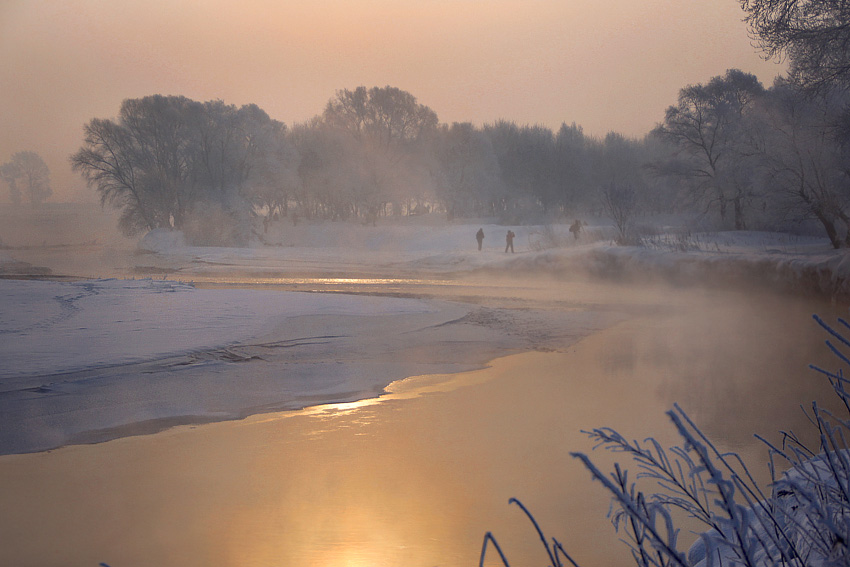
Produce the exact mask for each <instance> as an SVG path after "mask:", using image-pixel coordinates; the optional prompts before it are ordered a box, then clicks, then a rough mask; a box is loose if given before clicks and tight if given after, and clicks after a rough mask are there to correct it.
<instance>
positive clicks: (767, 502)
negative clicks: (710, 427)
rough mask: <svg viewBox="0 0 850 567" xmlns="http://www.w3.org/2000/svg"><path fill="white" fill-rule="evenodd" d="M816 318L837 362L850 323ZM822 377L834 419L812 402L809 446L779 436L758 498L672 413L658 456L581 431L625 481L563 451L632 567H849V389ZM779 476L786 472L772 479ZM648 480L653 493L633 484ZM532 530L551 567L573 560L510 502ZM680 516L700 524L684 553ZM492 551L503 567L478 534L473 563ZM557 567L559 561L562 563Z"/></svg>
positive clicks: (728, 457)
mask: <svg viewBox="0 0 850 567" xmlns="http://www.w3.org/2000/svg"><path fill="white" fill-rule="evenodd" d="M815 320H816V321H817V322H818V323H819V324H820V325H821V326H822V327H823V328H824V329H825V330H826V331H827V332H828V333H829V334H830V336H831V337H832V339H834V341H835V342H833V340H827V342H826V344H827V346H828V347H829V348H830V350H831V351H832V352H833V353H834V354H835V355H836V357H837V358H838V359H839V360H840V361H841V363H842V364H843V365H847V366H848V367H850V358H848V356H847V355H845V354H844V353H843V352H841V348H850V340H848V339H847V338H846V337H845V336H844V334H843V333H846V332H847V331H848V330H850V324H848V323H847V322H846V321H844V320H842V319H839V324H840V325H841V326H842V327H843V329H842V331H841V332H839V331H837V330H835V329H834V328H832V327H830V326H829V325H827V324H826V323H825V322H824V321H823V320H821V319H820V318H819V317H817V316H815ZM812 368H813V369H814V370H816V371H817V372H819V373H821V374H822V375H824V376H825V377H826V378H827V379H828V380H829V382H830V384H831V385H832V387H833V390H834V392H835V394H836V396H838V399H839V401H840V404H841V406H842V407H843V410H842V413H843V414H844V415H837V414H835V413H833V412H830V411H829V410H826V409H824V408H822V407H820V406H819V405H818V404H817V403H813V404H812V408H811V412H810V414H809V417H810V420H811V422H812V424H813V426H814V427H816V428H817V432H818V439H819V442H818V447H817V448H810V447H807V446H806V445H805V444H804V443H803V442H802V441H801V440H800V439H799V438H798V437H797V436H795V435H794V434H793V433H783V439H782V443H781V444H780V445H779V446H776V445H773V444H771V443H770V442H768V441H767V440H765V439H763V438H761V437H758V436H757V437H758V438H759V439H760V440H761V441H762V442H764V443H765V444H766V446H767V447H768V449H769V454H770V459H769V463H768V466H769V470H770V475H771V479H772V482H771V484H770V487H771V491H770V494H769V495H768V494H766V493H765V492H764V491H763V490H762V489H761V488H760V487H759V486H758V484H757V483H756V482H755V480H754V479H753V476H752V475H751V474H750V472H749V470H748V468H747V465H746V464H745V463H744V462H743V460H742V459H741V458H740V457H739V456H738V455H737V454H735V453H724V452H721V451H720V450H719V449H718V448H717V446H716V445H715V444H714V443H712V442H711V441H710V440H709V439H708V438H707V437H706V435H705V434H704V433H703V432H702V431H701V430H700V429H699V427H697V425H696V424H695V423H694V422H693V421H692V420H691V419H690V418H689V417H688V416H687V414H685V412H684V411H683V410H682V409H681V408H680V407H678V406H675V407H674V409H673V410H671V411H669V412H667V414H668V416H669V417H670V419H671V421H672V423H673V425H674V427H675V428H676V431H677V433H678V434H679V436H680V437H681V438H682V444H681V446H676V447H672V448H668V449H665V448H664V447H662V446H661V445H660V444H659V443H658V442H657V441H655V440H654V439H651V438H650V439H647V440H646V441H645V442H644V443H639V442H637V441H629V440H628V439H627V438H625V437H623V436H622V435H620V434H619V433H618V432H616V431H614V430H613V429H609V428H602V429H594V430H592V431H589V432H586V433H587V435H588V436H589V437H590V438H591V439H593V440H594V441H596V442H597V445H596V448H598V447H603V448H605V449H607V450H610V451H615V452H619V453H624V454H626V455H628V456H629V457H631V459H632V460H633V462H634V463H635V464H636V466H637V469H638V472H637V474H636V475H635V477H634V480H632V478H631V477H630V475H629V473H628V471H627V470H626V469H624V468H621V467H620V465H619V464H615V466H614V471H613V472H610V473H608V474H605V473H604V472H603V471H601V470H600V469H599V468H598V467H597V466H596V465H594V463H593V462H592V461H591V459H590V458H589V457H588V456H587V455H585V454H583V453H572V455H573V456H574V457H576V458H577V459H579V460H580V461H581V462H582V463H583V464H584V466H585V467H586V468H587V469H588V470H589V471H590V473H591V475H592V477H593V478H594V479H595V480H598V481H599V482H601V483H602V484H603V485H604V486H605V488H606V489H607V490H608V491H609V492H610V493H611V495H612V497H613V504H614V506H612V511H611V512H610V514H609V515H610V518H611V520H612V523H613V525H614V528H615V530H616V531H617V532H618V533H619V534H621V539H622V540H623V541H624V542H625V543H626V544H627V545H628V546H629V548H630V550H631V554H632V557H633V559H634V561H635V564H636V565H638V566H640V567H674V566H679V567H739V566H740V567H769V566H770V567H773V566H789V567H833V566H835V567H838V566H847V565H850V548H848V546H850V450H848V445H847V440H848V438H847V435H848V434H850V392H848V390H847V388H846V386H847V383H848V380H847V379H846V378H845V377H844V374H843V371H838V372H837V373H833V372H829V371H827V370H824V369H822V368H817V367H812ZM779 470H785V472H784V473H782V474H778V471H779ZM647 482H649V484H650V486H653V487H654V490H655V491H654V492H650V493H646V492H644V491H643V490H642V489H641V488H639V487H638V483H640V484H641V486H644V485H645V483H647ZM510 502H511V503H515V504H517V505H518V506H519V507H520V508H521V509H522V510H523V511H524V512H525V513H526V514H527V516H528V517H529V519H530V520H531V522H532V523H533V524H534V527H535V529H536V530H537V533H538V535H539V536H540V539H541V541H542V543H543V545H544V546H545V548H546V550H547V552H548V554H549V559H550V561H551V564H552V566H553V567H563V566H564V565H567V564H570V565H573V566H574V567H578V565H577V563H576V562H575V561H574V560H573V559H572V557H570V555H569V554H568V553H567V552H566V550H565V549H564V547H563V545H562V544H561V543H560V542H559V541H558V540H556V539H554V538H553V539H551V541H550V540H548V539H547V538H546V537H545V536H544V534H543V531H542V530H541V529H540V526H539V525H538V524H537V522H536V520H535V519H534V517H533V516H532V514H531V513H530V512H529V511H528V510H527V509H526V508H525V507H524V506H523V505H522V503H521V502H519V501H518V500H516V499H511V501H510ZM676 511H681V512H684V513H685V514H686V515H688V516H690V517H691V518H694V519H696V520H698V521H699V522H700V523H701V524H702V525H704V526H705V528H706V529H705V531H703V532H702V533H701V534H700V535H699V538H698V540H697V541H696V542H695V543H694V544H693V545H692V546H691V547H690V549H689V550H688V552H687V553H684V552H682V551H680V550H679V547H678V536H679V533H680V531H681V530H680V528H678V527H677V526H676V521H675V519H674V513H675V512H676ZM491 547H492V548H494V549H495V550H496V552H497V553H498V554H499V558H500V559H501V561H502V563H503V564H504V565H505V566H506V567H509V563H508V559H507V558H506V556H505V555H504V554H503V552H502V550H501V548H500V547H499V545H498V542H497V541H496V538H495V537H494V536H493V534H492V533H490V532H488V533H487V534H486V535H485V536H484V544H483V547H482V550H481V560H480V564H481V565H482V566H483V564H484V559H485V557H486V555H487V552H488V549H490V548H491ZM565 561H566V563H565Z"/></svg>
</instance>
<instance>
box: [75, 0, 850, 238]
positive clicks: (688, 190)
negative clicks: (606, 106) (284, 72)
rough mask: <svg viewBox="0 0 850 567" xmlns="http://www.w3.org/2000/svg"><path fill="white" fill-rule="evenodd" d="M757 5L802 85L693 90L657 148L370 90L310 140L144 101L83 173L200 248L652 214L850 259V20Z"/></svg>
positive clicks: (256, 115) (342, 96) (296, 131)
mask: <svg viewBox="0 0 850 567" xmlns="http://www.w3.org/2000/svg"><path fill="white" fill-rule="evenodd" d="M830 6H831V8H829V7H830ZM742 7H743V8H744V9H745V10H746V12H747V14H748V23H749V24H750V27H751V30H752V33H753V35H754V38H756V39H758V40H759V41H760V42H761V47H762V49H764V50H765V52H766V53H767V54H768V55H777V54H785V55H787V56H788V57H789V58H790V61H791V65H790V71H789V73H788V76H786V77H782V78H779V79H777V80H776V82H775V83H774V84H773V85H771V86H769V87H765V86H763V85H762V84H761V83H760V82H759V81H758V79H757V78H756V77H755V76H753V75H750V74H748V73H744V72H742V71H740V70H735V69H732V70H729V71H728V72H727V73H726V74H725V75H722V76H718V77H713V78H710V79H709V80H708V81H707V82H705V83H700V84H696V85H689V86H686V87H684V88H683V89H681V90H680V92H679V96H678V100H677V102H676V104H674V105H673V106H671V107H670V108H668V109H667V111H666V113H665V115H664V116H663V117H660V118H661V120H660V122H659V124H658V126H657V127H656V128H655V129H654V130H653V131H652V132H650V133H649V134H647V135H646V136H644V137H643V138H641V139H635V138H628V137H625V136H622V135H620V134H617V133H610V134H608V135H607V136H605V137H604V138H601V139H600V138H594V137H591V136H587V135H585V134H584V132H583V131H582V129H581V127H580V126H578V125H576V124H570V125H567V124H566V123H565V124H562V125H561V127H560V128H559V129H558V130H557V131H553V130H551V129H549V128H547V127H544V126H540V125H533V126H532V125H517V124H515V123H513V122H510V121H505V120H502V121H497V122H495V123H492V124H486V125H483V126H480V127H479V126H475V125H473V124H470V123H453V124H443V123H440V121H439V120H438V118H437V114H436V113H435V112H434V111H433V110H432V109H430V108H429V107H427V106H425V105H423V104H421V103H419V102H418V101H417V99H416V97H414V96H413V95H412V94H411V93H408V92H405V91H403V90H400V89H398V88H395V87H391V86H387V87H373V88H368V89H367V88H366V87H362V86H361V87H357V88H355V89H353V90H348V89H343V90H340V91H338V92H337V93H335V95H334V96H333V97H332V98H331V99H330V100H329V101H328V102H327V104H326V106H325V108H324V111H323V112H322V113H321V114H319V115H318V116H316V117H314V118H313V119H311V120H309V121H307V122H305V123H302V124H296V125H293V126H292V127H287V126H286V125H285V124H283V123H282V122H279V121H276V120H274V119H272V118H270V117H269V116H268V115H267V114H266V113H265V112H264V111H263V110H262V109H260V108H259V107H257V106H256V105H246V106H242V107H236V106H233V105H227V104H225V103H224V102H222V101H209V102H197V101H193V100H189V99H187V98H185V97H181V96H160V95H154V96H148V97H144V98H140V99H130V100H126V101H124V103H123V104H122V105H121V108H120V111H119V114H118V116H117V117H116V118H114V119H93V120H91V121H90V122H89V123H88V124H87V125H86V126H85V129H84V143H83V146H82V147H81V148H80V150H79V151H78V152H76V153H75V154H74V155H73V156H72V157H71V163H72V166H73V167H74V169H75V170H76V171H78V172H79V173H81V174H82V175H83V176H84V177H85V178H86V180H87V181H88V183H89V185H90V186H91V187H93V188H94V189H95V190H96V191H97V192H98V193H99V195H100V198H101V201H102V202H103V203H104V204H108V205H111V206H114V207H116V208H119V209H120V210H121V212H122V215H121V220H120V224H121V228H122V229H123V230H124V231H125V232H126V233H127V234H134V233H138V232H142V231H148V230H152V229H155V228H169V229H179V230H183V231H184V232H185V233H186V235H187V237H189V239H190V241H193V242H196V243H208V244H216V243H246V242H247V241H248V239H250V238H251V232H252V231H253V232H255V233H257V232H258V231H260V230H262V228H258V227H260V225H262V226H265V227H267V226H268V221H271V220H273V219H279V218H282V217H291V218H292V220H293V221H296V220H297V219H299V218H302V219H330V220H357V221H360V222H364V223H375V222H376V221H377V219H379V218H381V217H385V216H390V215H411V214H418V213H420V212H423V211H428V212H437V213H440V214H445V215H446V217H447V218H448V219H454V218H464V217H493V218H496V219H499V220H501V221H503V222H506V223H510V224H520V223H528V222H540V221H542V220H548V219H557V218H560V217H565V218H567V219H572V218H573V217H578V216H581V215H589V214H593V215H607V216H608V217H610V218H611V219H613V220H614V222H615V224H616V226H617V228H618V229H619V232H620V239H621V240H622V241H629V240H631V239H634V238H635V236H636V232H635V226H634V224H635V222H634V221H635V219H637V218H638V217H639V216H640V215H642V214H649V213H656V214H657V213H689V214H691V215H693V216H699V217H700V218H703V219H708V220H710V221H712V222H715V223H717V224H718V225H720V226H724V227H727V228H734V229H747V228H771V229H777V228H788V227H790V226H795V225H799V224H800V223H811V222H816V223H818V225H819V226H820V227H821V228H822V230H823V231H824V233H825V234H826V235H827V236H828V237H829V238H830V241H831V242H832V244H833V245H834V246H836V247H839V246H842V245H850V199H848V197H850V185H848V172H850V154H848V152H847V149H848V142H850V113H848V111H847V108H848V102H850V100H848V98H847V88H846V77H847V76H848V69H850V65H845V66H844V67H842V66H841V65H842V64H843V63H842V62H846V61H847V60H850V58H849V57H848V56H847V53H848V49H847V48H846V47H843V45H844V44H840V43H837V42H840V41H841V39H842V37H844V36H842V35H841V34H842V33H846V32H844V31H843V28H841V29H834V28H838V27H840V26H837V25H835V21H834V20H835V18H836V17H838V16H842V17H844V16H847V15H848V14H847V12H848V10H850V8H844V4H843V3H838V4H836V3H832V2H825V1H820V2H817V1H813V0H809V1H799V0H796V1H795V0H786V1H784V2H781V1H779V0H761V1H755V0H744V1H742ZM815 7H817V8H823V10H826V12H824V11H823V10H821V11H820V12H818V11H817V10H816V9H815ZM830 9H831V10H832V11H831V12H829V10H830ZM813 14H814V15H813ZM830 14H831V15H832V16H833V20H830V19H829V18H828V17H827V16H828V15H830ZM795 18H796V19H795ZM847 19H848V20H850V18H847ZM816 24H817V25H820V26H821V27H823V28H824V29H825V31H824V32H823V34H822V35H824V36H828V37H821V36H819V35H818V33H816V32H817V31H818V28H817V25H816ZM771 26H773V27H771ZM794 26H797V28H799V29H800V31H799V33H798V34H796V35H795V34H793V33H790V32H789V30H793V29H795V27H794ZM812 38H820V43H818V42H816V41H814V40H813V39H812ZM845 43H846V42H845ZM848 45H850V44H848ZM836 53H838V54H839V55H836ZM842 57H843V59H842ZM260 220H264V221H266V222H264V223H260V222H259V221H260Z"/></svg>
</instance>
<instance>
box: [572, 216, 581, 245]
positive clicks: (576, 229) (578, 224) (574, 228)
mask: <svg viewBox="0 0 850 567" xmlns="http://www.w3.org/2000/svg"><path fill="white" fill-rule="evenodd" d="M581 227H582V222H581V221H580V220H578V219H576V222H574V223H573V224H572V225H571V226H570V232H572V233H573V238H575V239H576V240H578V233H579V232H581Z"/></svg>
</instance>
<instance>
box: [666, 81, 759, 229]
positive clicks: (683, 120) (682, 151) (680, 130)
mask: <svg viewBox="0 0 850 567" xmlns="http://www.w3.org/2000/svg"><path fill="white" fill-rule="evenodd" d="M763 93H764V87H763V86H762V85H761V83H760V82H759V80H758V79H757V78H756V77H755V76H754V75H751V74H749V73H744V72H743V71H740V70H737V69H731V70H729V71H727V72H726V74H725V75H723V76H717V77H714V78H712V79H711V80H710V81H709V82H708V83H705V84H697V85H690V86H687V87H685V88H683V89H682V90H680V91H679V100H678V104H676V106H671V107H669V108H668V109H667V111H666V113H665V116H664V122H663V123H661V124H660V125H659V126H658V127H657V128H656V129H655V130H654V131H653V134H654V135H655V136H657V137H658V138H660V139H662V140H664V141H665V142H666V143H668V144H669V145H670V146H671V148H672V150H673V156H674V158H675V159H674V160H671V161H669V162H667V163H658V164H656V170H657V171H658V172H659V173H666V174H668V175H674V176H677V177H679V178H680V179H682V181H683V182H685V183H686V184H687V186H688V187H689V188H690V189H691V193H692V196H693V197H694V201H695V202H696V203H701V204H702V205H703V206H705V207H706V209H707V210H710V209H716V210H717V211H718V212H719V214H720V218H721V220H725V219H726V218H727V217H728V213H729V209H730V208H731V209H732V214H733V217H734V218H733V221H734V226H735V228H736V229H743V228H746V208H747V205H748V203H749V201H750V198H751V190H752V183H751V180H750V179H749V178H748V176H747V173H748V171H747V170H746V169H741V166H742V164H743V161H744V157H745V155H746V152H745V151H744V149H743V148H742V142H743V140H744V133H745V131H746V129H747V126H746V120H747V116H748V114H749V113H750V112H751V110H752V108H753V107H754V106H755V104H756V101H757V100H758V99H759V97H761V96H762V95H763ZM750 171H751V170H750Z"/></svg>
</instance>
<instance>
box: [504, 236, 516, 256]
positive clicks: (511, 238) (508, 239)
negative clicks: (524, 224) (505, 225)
mask: <svg viewBox="0 0 850 567" xmlns="http://www.w3.org/2000/svg"><path fill="white" fill-rule="evenodd" d="M515 236H516V234H514V231H512V230H509V231H508V234H507V236H505V243H506V244H505V252H507V251H508V249H509V248H510V250H511V254H513V253H514V237H515Z"/></svg>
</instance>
